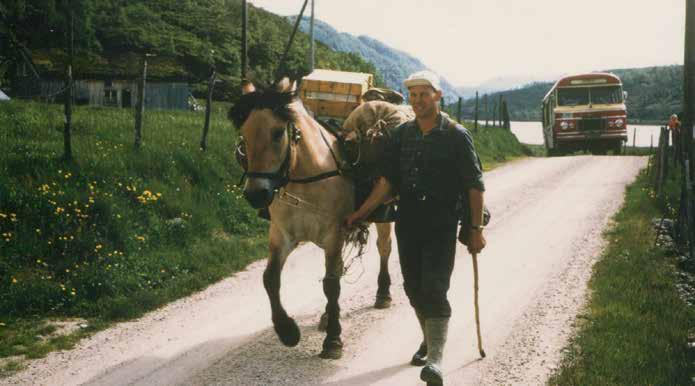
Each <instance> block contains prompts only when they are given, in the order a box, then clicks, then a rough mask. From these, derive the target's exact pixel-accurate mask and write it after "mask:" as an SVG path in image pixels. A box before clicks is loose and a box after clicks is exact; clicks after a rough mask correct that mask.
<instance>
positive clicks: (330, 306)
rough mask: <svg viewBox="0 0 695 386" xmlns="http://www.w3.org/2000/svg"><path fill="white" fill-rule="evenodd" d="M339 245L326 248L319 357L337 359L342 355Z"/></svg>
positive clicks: (341, 265)
mask: <svg viewBox="0 0 695 386" xmlns="http://www.w3.org/2000/svg"><path fill="white" fill-rule="evenodd" d="M340 250H341V248H340V247H335V248H327V249H326V276H324V278H323V293H324V294H325V295H326V300H327V303H326V320H327V324H326V338H325V339H324V341H323V350H322V351H321V354H319V357H321V358H323V359H339V358H340V357H341V356H343V342H342V340H341V339H340V334H341V333H342V327H341V326H340V305H339V303H338V298H339V297H340V277H341V276H342V274H343V258H342V256H341V254H340Z"/></svg>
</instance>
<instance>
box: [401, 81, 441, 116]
mask: <svg viewBox="0 0 695 386" xmlns="http://www.w3.org/2000/svg"><path fill="white" fill-rule="evenodd" d="M408 93H409V95H410V97H409V101H410V105H411V106H412V107H413V111H414V112H415V116H416V117H418V118H430V117H432V116H434V115H436V114H437V106H438V104H439V100H440V99H441V98H442V93H441V92H440V91H434V89H433V88H432V87H430V86H413V87H410V88H408Z"/></svg>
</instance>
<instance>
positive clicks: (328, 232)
mask: <svg viewBox="0 0 695 386" xmlns="http://www.w3.org/2000/svg"><path fill="white" fill-rule="evenodd" d="M242 91H243V95H242V96H241V98H240V100H239V102H238V103H237V104H236V105H235V106H234V107H233V108H232V110H230V118H231V119H232V120H233V121H234V123H235V125H236V126H237V127H239V128H240V132H241V135H242V138H243V143H244V146H245V152H246V159H247V165H246V168H247V174H246V175H247V180H246V183H245V185H244V196H245V198H246V199H247V200H248V202H249V203H250V204H251V206H253V207H254V208H265V207H268V209H269V211H270V216H271V220H270V231H269V249H270V256H269V258H268V263H267V266H266V269H265V272H264V274H263V284H264V286H265V289H266V292H267V293H268V298H269V300H270V307H271V311H272V320H273V326H274V328H275V331H276V333H277V334H278V337H279V338H280V340H281V341H282V343H283V344H285V345H286V346H290V347H292V346H295V345H297V343H298V342H299V339H300V331H299V328H298V327H297V323H296V322H295V321H294V319H292V318H291V317H290V316H288V315H287V312H286V311H285V309H284V308H283V306H282V303H281V301H280V276H281V273H282V268H283V266H284V264H285V261H286V259H287V256H288V255H289V254H290V252H292V250H294V249H295V248H296V247H297V245H298V243H299V242H302V241H310V242H313V243H314V244H316V245H317V246H319V247H321V248H322V249H323V250H324V252H325V259H326V260H325V267H326V272H325V276H324V279H323V292H324V294H325V295H326V299H327V305H326V313H325V315H326V319H327V325H326V338H325V340H324V342H323V350H322V351H321V354H320V357H321V358H329V359H337V358H340V357H341V355H342V346H343V344H342V341H341V338H340V334H341V326H340V306H339V303H338V298H339V296H340V278H341V276H342V274H343V256H341V254H342V250H343V245H344V244H345V242H346V237H347V230H346V229H345V228H344V227H343V221H344V219H345V218H346V217H347V215H348V214H349V213H351V212H352V211H353V210H354V209H355V203H354V187H353V183H352V181H351V180H350V179H349V178H347V177H345V176H343V175H342V174H341V173H340V168H339V165H341V162H342V158H341V157H342V154H340V152H339V151H338V144H337V139H336V138H335V137H334V136H332V135H331V134H330V133H329V132H328V131H327V130H326V129H324V128H323V127H322V126H321V125H320V124H319V123H318V122H316V121H315V120H314V119H313V118H312V117H311V116H309V114H308V113H307V111H306V110H305V109H304V107H303V105H302V104H301V102H300V101H299V100H298V99H297V97H296V90H295V88H294V86H293V85H291V84H290V82H289V80H288V79H286V78H285V79H283V80H282V81H281V82H280V83H279V84H278V85H277V86H275V87H273V88H265V89H259V90H256V88H255V87H254V86H253V84H247V85H246V86H245V87H244V90H242ZM377 232H378V241H377V248H378V250H379V254H380V256H381V261H380V264H381V265H380V272H379V280H378V282H379V288H378V290H377V300H376V303H375V306H376V307H377V308H386V307H388V306H389V305H390V302H391V297H390V294H389V286H390V278H389V273H388V257H389V254H390V252H391V239H390V226H389V224H377Z"/></svg>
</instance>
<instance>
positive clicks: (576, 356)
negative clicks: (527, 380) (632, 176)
mask: <svg viewBox="0 0 695 386" xmlns="http://www.w3.org/2000/svg"><path fill="white" fill-rule="evenodd" d="M648 180H649V179H648V177H647V175H646V174H644V173H642V174H641V175H640V176H639V177H638V179H637V181H636V182H635V183H634V184H632V185H631V186H629V187H628V188H627V191H626V196H625V199H626V201H625V205H624V207H623V208H622V209H621V210H620V212H619V213H618V214H617V215H616V217H615V221H616V223H615V225H614V226H613V227H612V229H611V230H610V231H608V232H606V233H605V237H606V238H607V240H608V246H607V249H606V250H605V252H604V254H603V256H602V258H601V259H600V261H598V262H597V263H596V265H595V266H594V273H593V276H592V279H591V281H590V283H589V288H590V291H591V299H590V301H589V304H588V307H587V309H586V311H585V313H584V314H583V315H580V317H579V318H578V320H579V321H580V322H579V330H578V333H577V335H576V336H575V338H573V340H572V342H571V344H570V346H569V347H568V348H567V351H566V354H565V358H564V360H563V362H562V365H561V367H560V368H559V370H558V371H557V372H556V374H554V375H553V377H552V378H551V380H550V382H549V384H550V385H686V384H691V381H690V377H691V376H692V375H693V374H694V373H693V370H694V369H693V366H692V363H693V360H694V359H695V358H693V356H692V354H691V353H689V352H688V349H687V344H686V343H687V339H688V335H689V332H690V333H692V331H693V328H694V327H695V326H694V325H693V321H694V320H695V319H694V317H695V313H694V312H693V310H692V309H690V308H688V307H687V305H686V304H685V302H684V301H683V300H682V299H681V298H679V296H678V293H677V289H676V286H675V282H676V275H675V273H676V269H677V268H676V260H675V257H673V256H670V255H669V254H667V253H666V252H665V251H664V250H662V249H660V248H659V247H655V246H654V240H655V231H654V229H653V225H652V223H651V220H652V219H653V218H659V217H660V216H661V213H662V211H664V210H668V211H670V210H671V205H672V204H669V203H668V202H669V201H668V200H667V201H658V200H656V199H655V198H654V193H653V191H652V189H651V188H650V187H649V184H648ZM671 192H672V193H675V192H677V190H675V189H674V187H673V186H672V187H671ZM670 202H673V201H670Z"/></svg>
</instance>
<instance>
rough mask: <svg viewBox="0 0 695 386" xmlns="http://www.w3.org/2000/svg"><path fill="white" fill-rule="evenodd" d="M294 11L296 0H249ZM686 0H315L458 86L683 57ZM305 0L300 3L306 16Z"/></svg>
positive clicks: (347, 26) (328, 15) (326, 14)
mask: <svg viewBox="0 0 695 386" xmlns="http://www.w3.org/2000/svg"><path fill="white" fill-rule="evenodd" d="M249 2H250V3H251V4H253V5H254V6H256V7H260V8H264V9H266V10H267V11H270V12H273V13H276V14H279V15H296V14H298V13H299V11H300V9H301V7H302V4H303V0H249ZM685 2H686V0H658V1H655V0H580V1H577V0H429V1H425V0H315V17H316V18H317V19H320V20H322V21H324V22H326V23H328V24H330V25H331V26H333V27H334V28H335V29H337V30H338V31H339V32H347V33H349V34H352V35H355V36H359V35H367V36H370V37H372V38H375V39H377V40H380V41H381V42H383V43H385V44H387V45H389V46H391V47H393V48H396V49H398V50H401V51H405V52H407V53H409V54H411V55H413V56H415V57H416V58H418V59H420V60H421V61H422V62H423V63H424V64H425V65H426V66H428V67H429V68H431V69H432V70H434V71H436V72H438V73H439V74H440V75H442V76H444V77H445V78H447V79H448V80H449V81H451V82H452V83H453V84H454V85H456V86H463V85H477V84H480V83H482V82H484V81H486V80H490V79H494V78H499V77H517V76H519V77H534V78H538V77H541V78H544V77H547V80H552V79H553V78H554V77H557V76H558V75H560V74H568V73H574V72H584V71H598V70H607V69H614V68H633V67H647V66H655V65H669V64H683V46H684V33H685ZM310 6H311V0H309V5H308V6H307V9H306V11H305V15H307V16H308V15H309V10H310Z"/></svg>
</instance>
